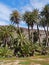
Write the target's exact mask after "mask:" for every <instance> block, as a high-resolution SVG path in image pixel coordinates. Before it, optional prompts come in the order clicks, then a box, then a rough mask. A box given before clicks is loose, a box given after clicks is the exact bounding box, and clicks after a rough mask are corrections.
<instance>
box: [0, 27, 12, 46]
mask: <svg viewBox="0 0 49 65" xmlns="http://www.w3.org/2000/svg"><path fill="white" fill-rule="evenodd" d="M11 37H12V33H11V32H10V30H9V28H8V27H4V26H3V27H1V28H0V38H1V40H2V42H3V46H4V47H5V46H7V45H10V44H9V42H10V40H11Z"/></svg>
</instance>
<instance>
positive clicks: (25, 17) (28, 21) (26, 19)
mask: <svg viewBox="0 0 49 65" xmlns="http://www.w3.org/2000/svg"><path fill="white" fill-rule="evenodd" d="M30 13H31V12H25V13H24V15H23V20H24V21H25V22H26V24H27V26H28V36H29V40H30Z"/></svg>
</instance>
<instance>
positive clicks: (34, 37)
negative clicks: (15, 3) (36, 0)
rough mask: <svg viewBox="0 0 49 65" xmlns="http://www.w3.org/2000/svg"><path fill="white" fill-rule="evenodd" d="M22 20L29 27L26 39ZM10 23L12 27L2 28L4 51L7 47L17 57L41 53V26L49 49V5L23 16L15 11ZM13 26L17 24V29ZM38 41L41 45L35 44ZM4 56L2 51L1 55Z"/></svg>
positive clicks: (1, 37)
mask: <svg viewBox="0 0 49 65" xmlns="http://www.w3.org/2000/svg"><path fill="white" fill-rule="evenodd" d="M21 20H23V22H25V23H26V24H27V26H28V38H26V35H25V34H24V33H23V30H22V29H20V27H19V23H20V21H21ZM10 21H11V23H12V25H10V26H1V27H0V47H3V49H5V50H6V47H8V49H10V50H12V51H13V50H14V52H13V54H14V55H15V56H16V55H18V56H32V55H33V54H34V51H38V52H40V50H41V49H40V50H37V49H38V48H39V47H40V48H42V44H41V42H40V29H39V27H40V26H41V27H43V28H44V32H45V35H46V37H45V43H46V44H45V47H46V48H47V47H48V46H49V38H48V36H49V30H48V28H49V4H47V5H45V6H44V8H43V9H42V10H41V11H39V10H37V9H34V10H33V11H32V12H29V11H26V12H25V13H24V14H22V16H20V13H19V12H18V11H17V10H15V11H13V12H12V14H10ZM13 24H14V25H15V24H17V28H16V27H15V26H14V25H13ZM34 25H35V26H37V30H36V31H35V32H34V31H33V27H34ZM38 40H39V44H34V43H36V41H38ZM42 50H43V49H42ZM42 53H43V51H42ZM44 53H45V50H44ZM2 54H3V53H2V52H1V51H0V55H2Z"/></svg>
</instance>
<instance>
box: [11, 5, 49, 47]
mask: <svg viewBox="0 0 49 65" xmlns="http://www.w3.org/2000/svg"><path fill="white" fill-rule="evenodd" d="M20 19H21V16H20V14H19V12H18V11H17V10H15V11H13V12H12V14H11V18H10V20H11V21H12V23H14V24H17V27H18V28H19V22H20ZM22 20H23V21H24V22H25V23H26V24H27V26H28V37H29V40H32V42H33V27H34V24H35V25H36V26H37V32H38V38H39V44H40V33H39V26H41V27H43V28H44V32H45V35H46V46H48V45H49V44H48V43H49V41H48V28H49V4H47V5H45V6H44V8H43V9H42V10H41V11H39V10H37V9H34V10H33V11H32V12H28V11H26V12H25V13H24V14H23V15H22ZM30 28H31V30H32V32H31V34H32V35H31V36H32V39H30Z"/></svg>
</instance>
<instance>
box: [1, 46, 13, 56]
mask: <svg viewBox="0 0 49 65" xmlns="http://www.w3.org/2000/svg"><path fill="white" fill-rule="evenodd" d="M12 55H13V51H12V50H10V49H9V48H8V47H1V48H0V56H2V57H10V56H12Z"/></svg>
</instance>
